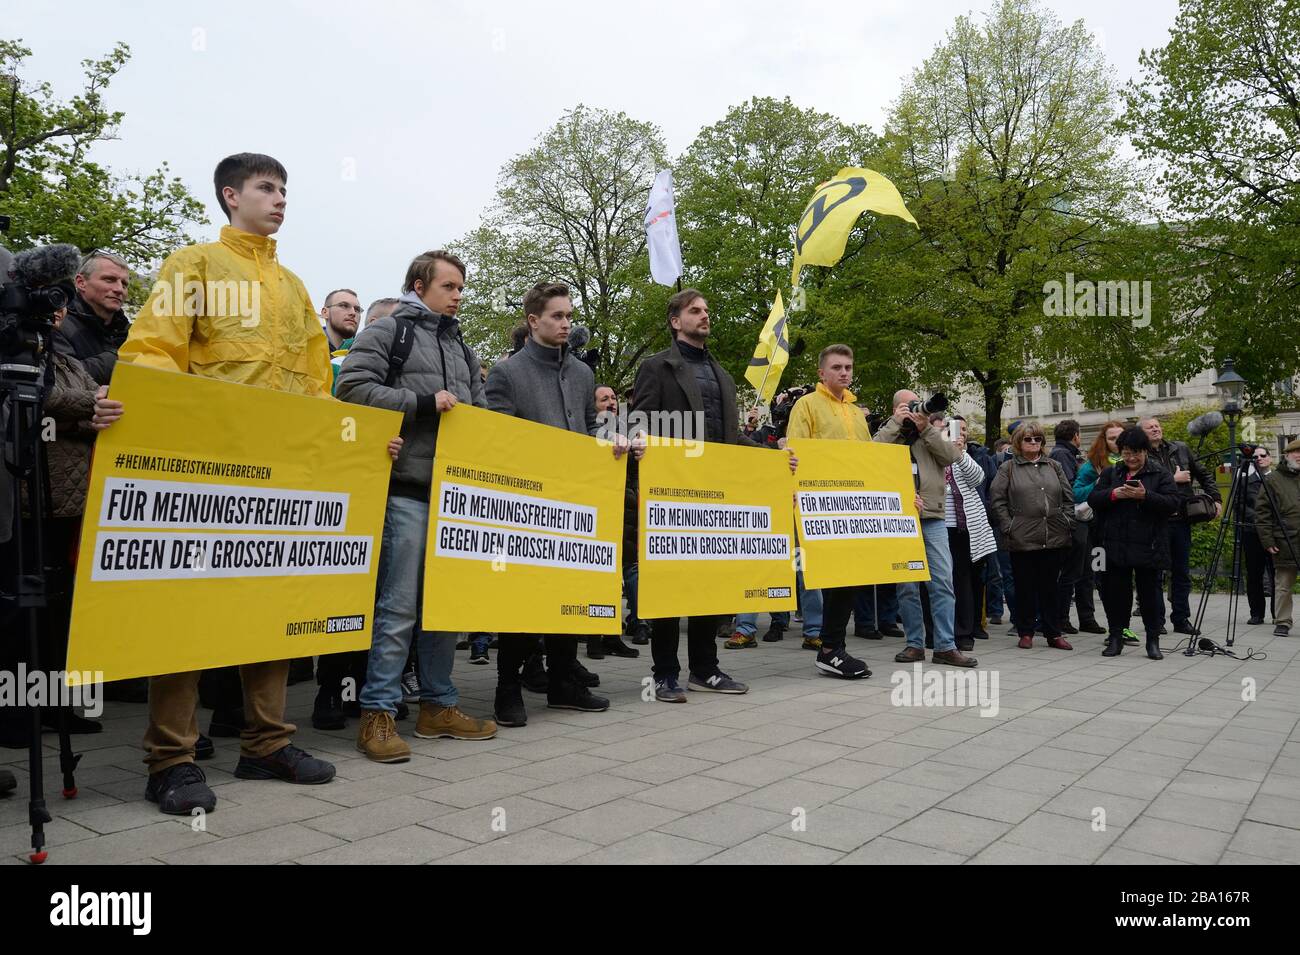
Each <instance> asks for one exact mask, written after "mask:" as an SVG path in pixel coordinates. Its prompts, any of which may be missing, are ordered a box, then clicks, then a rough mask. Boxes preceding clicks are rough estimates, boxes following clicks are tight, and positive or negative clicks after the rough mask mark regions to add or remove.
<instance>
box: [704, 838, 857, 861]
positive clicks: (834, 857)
mask: <svg viewBox="0 0 1300 955" xmlns="http://www.w3.org/2000/svg"><path fill="white" fill-rule="evenodd" d="M841 857H842V853H839V852H836V851H835V850H833V849H825V848H822V847H821V846H814V845H809V844H807V843H801V842H796V841H795V840H793V839H783V838H781V837H780V836H772V835H762V836H758V837H756V838H754V839H750V840H749V841H748V842H742V843H741V844H740V845H738V846H734V847H733V848H731V849H726V850H724V851H722V852H719V853H718V854H717V855H713V856H709V858H707V859H705V860H704V862H703V863H702V864H703V865H828V864H830V863H833V862H836V861H838V860H839V859H840V858H841Z"/></svg>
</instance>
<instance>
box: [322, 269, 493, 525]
mask: <svg viewBox="0 0 1300 955" xmlns="http://www.w3.org/2000/svg"><path fill="white" fill-rule="evenodd" d="M398 319H410V320H411V323H412V325H413V326H414V332H415V342H414V344H413V345H412V347H411V354H410V355H409V356H408V357H407V359H406V362H405V364H403V366H402V370H401V372H400V373H399V374H398V376H397V378H396V380H395V381H394V382H393V383H392V384H391V385H389V384H387V381H388V374H389V360H390V359H389V356H390V354H391V352H392V347H393V333H394V332H395V331H396V329H397V321H398ZM335 391H336V393H337V394H338V397H339V398H340V399H342V400H343V401H350V402H352V403H353V404H359V405H371V406H373V407H375V408H389V409H391V410H393V411H401V412H404V413H405V415H406V417H405V418H404V420H403V421H402V452H401V454H400V456H399V457H398V459H397V463H396V464H394V465H393V472H392V478H391V480H390V482H389V488H390V491H391V493H394V494H400V495H402V496H404V497H411V498H416V499H419V500H428V497H429V484H430V482H431V481H432V479H433V455H434V452H435V450H436V448H437V444H438V422H439V420H440V419H441V414H440V413H439V411H438V410H437V408H436V406H435V396H436V395H437V393H438V392H439V391H449V392H451V393H452V394H453V395H455V396H456V400H457V401H463V402H466V403H467V404H472V405H474V406H476V407H479V408H484V407H486V406H487V400H486V398H485V396H484V390H483V375H482V371H481V370H480V365H479V360H478V357H477V356H476V355H475V354H474V351H473V350H472V349H471V348H470V347H469V346H468V345H466V344H465V342H464V340H463V339H462V338H461V334H460V323H459V322H458V321H457V320H456V319H455V318H454V317H452V316H450V315H438V314H435V313H434V312H432V311H430V310H429V309H428V308H427V307H426V306H425V304H424V303H423V302H421V301H420V299H419V297H418V296H417V295H416V294H415V293H414V292H408V293H406V294H405V295H403V296H402V301H401V304H399V305H398V306H397V308H396V309H394V310H393V313H392V314H391V315H386V316H384V317H383V318H381V319H378V320H377V321H374V322H371V323H370V324H369V325H367V326H366V333H365V334H364V335H358V336H357V338H356V341H354V342H353V343H352V348H351V349H350V350H349V351H348V357H347V358H346V359H344V361H343V365H342V367H340V368H339V376H338V382H337V384H336V386H335ZM455 412H456V409H454V408H453V409H452V410H451V411H450V412H449V414H455Z"/></svg>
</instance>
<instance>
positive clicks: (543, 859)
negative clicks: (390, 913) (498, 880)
mask: <svg viewBox="0 0 1300 955" xmlns="http://www.w3.org/2000/svg"><path fill="white" fill-rule="evenodd" d="M599 848H600V846H598V845H596V844H595V843H592V842H584V841H583V840H581V839H573V838H570V837H569V836H565V835H561V834H560V833H558V832H550V831H549V830H547V829H525V830H524V831H523V832H521V833H518V834H514V835H508V836H506V838H504V839H496V840H494V841H492V842H488V843H485V844H484V845H481V846H475V847H474V848H472V849H466V850H465V851H463V852H457V853H454V854H452V855H449V856H444V857H443V858H441V859H439V860H437V861H438V864H439V865H555V864H557V863H561V862H568V861H569V860H570V859H576V858H578V857H579V856H584V855H586V854H587V853H589V852H594V851H596V850H597V849H599Z"/></svg>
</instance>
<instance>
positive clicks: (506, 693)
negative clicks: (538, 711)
mask: <svg viewBox="0 0 1300 955" xmlns="http://www.w3.org/2000/svg"><path fill="white" fill-rule="evenodd" d="M492 709H493V712H494V713H495V715H496V721H497V723H498V724H499V725H501V726H526V725H527V724H528V711H527V710H525V709H524V694H523V693H522V692H521V691H520V689H519V684H518V683H513V684H511V685H510V686H498V687H497V695H496V703H495V705H494V706H493V707H492Z"/></svg>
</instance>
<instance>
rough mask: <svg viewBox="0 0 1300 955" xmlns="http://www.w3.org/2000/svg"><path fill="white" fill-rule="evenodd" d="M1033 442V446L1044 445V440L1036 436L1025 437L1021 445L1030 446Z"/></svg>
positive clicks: (1028, 435) (1021, 440)
mask: <svg viewBox="0 0 1300 955" xmlns="http://www.w3.org/2000/svg"><path fill="white" fill-rule="evenodd" d="M1031 442H1032V443H1033V444H1042V443H1043V439H1042V438H1040V437H1039V436H1038V435H1036V434H1027V435H1025V436H1024V437H1023V438H1021V439H1020V443H1021V444H1030V443H1031Z"/></svg>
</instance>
